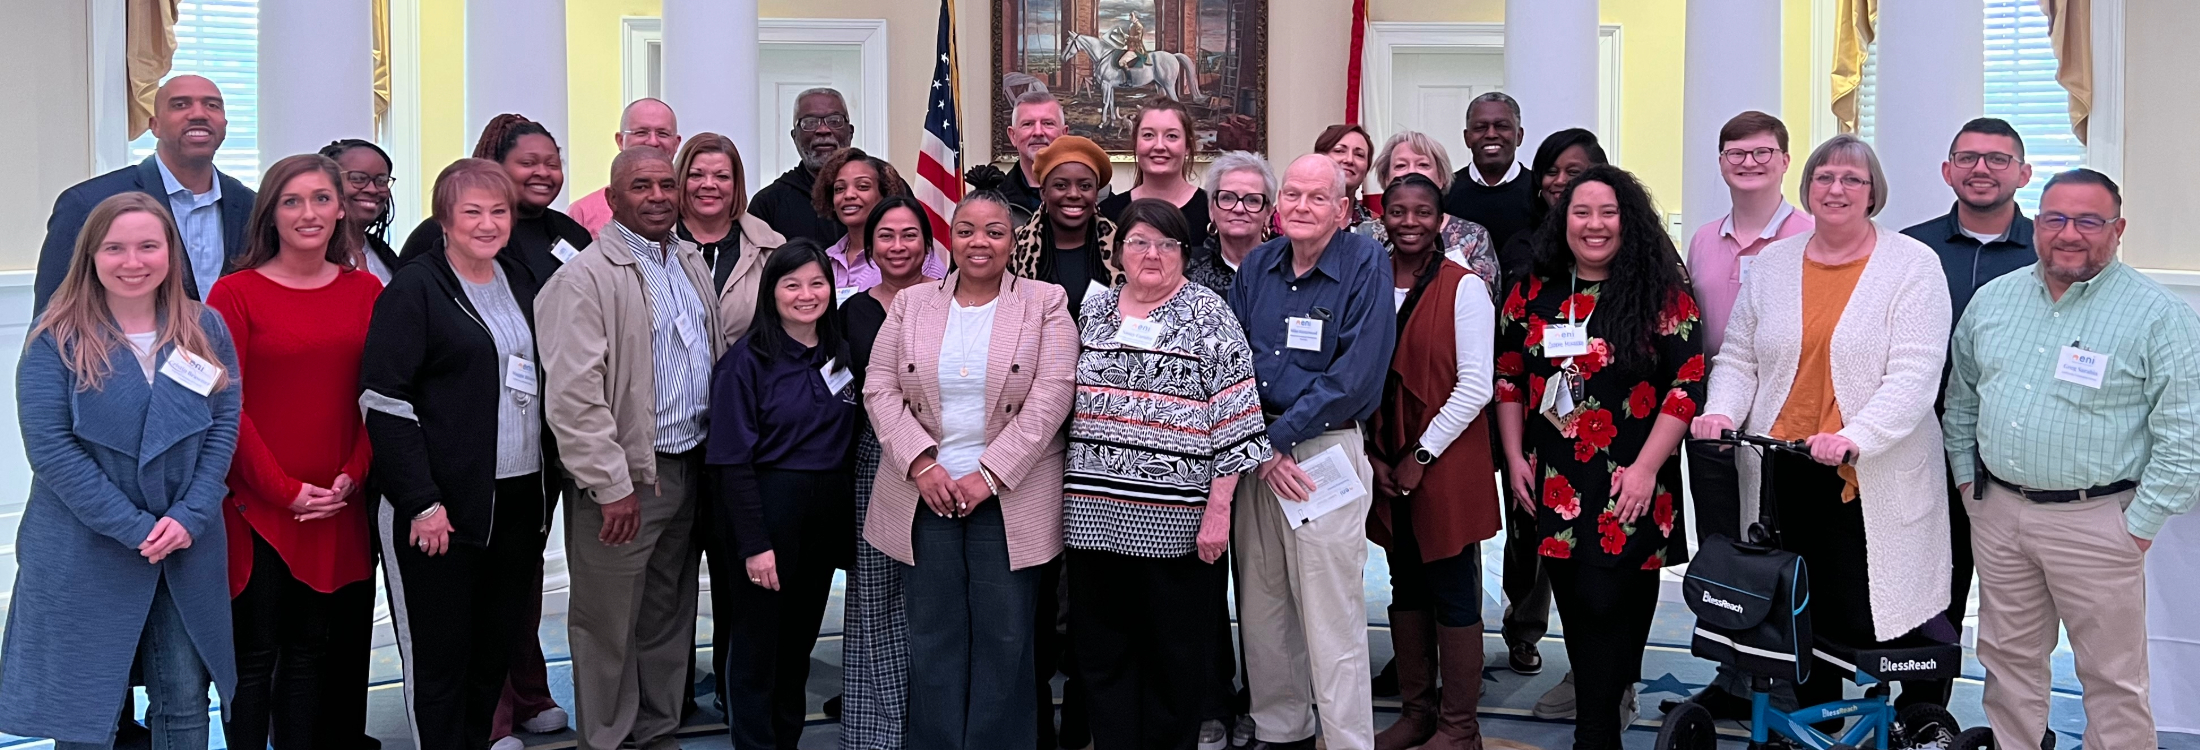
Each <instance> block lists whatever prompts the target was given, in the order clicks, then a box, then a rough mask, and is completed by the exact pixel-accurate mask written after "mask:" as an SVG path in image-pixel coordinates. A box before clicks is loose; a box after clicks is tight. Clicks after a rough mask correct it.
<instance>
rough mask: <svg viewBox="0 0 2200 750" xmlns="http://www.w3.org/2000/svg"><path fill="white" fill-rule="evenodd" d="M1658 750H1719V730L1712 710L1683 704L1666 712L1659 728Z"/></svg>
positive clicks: (1691, 704) (1692, 704)
mask: <svg viewBox="0 0 2200 750" xmlns="http://www.w3.org/2000/svg"><path fill="white" fill-rule="evenodd" d="M1656 747H1657V750H1717V749H1718V747H1719V730H1718V728H1717V727H1715V726H1713V725H1712V719H1711V709H1708V708H1704V707H1703V706H1701V705H1698V704H1695V703H1687V702H1683V703H1680V704H1678V705H1675V706H1673V710H1671V711H1667V712H1665V722H1664V725H1663V726H1661V727H1659V728H1658V744H1657V745H1656Z"/></svg>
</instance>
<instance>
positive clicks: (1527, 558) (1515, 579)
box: [1502, 490, 1580, 685]
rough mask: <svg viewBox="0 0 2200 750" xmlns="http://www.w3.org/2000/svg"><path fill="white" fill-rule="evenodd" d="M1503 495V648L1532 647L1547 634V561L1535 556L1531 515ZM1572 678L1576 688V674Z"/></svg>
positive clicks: (1535, 537)
mask: <svg viewBox="0 0 2200 750" xmlns="http://www.w3.org/2000/svg"><path fill="white" fill-rule="evenodd" d="M1505 495H1506V498H1505V570H1504V573H1503V575H1502V578H1503V583H1504V587H1505V620H1504V623H1503V625H1504V634H1505V645H1506V646H1507V647H1509V648H1518V647H1520V646H1533V645H1535V644H1536V643H1537V642H1539V641H1541V640H1543V636H1544V635H1545V634H1548V633H1550V632H1551V575H1550V571H1549V570H1548V568H1549V567H1550V561H1548V560H1545V559H1543V556H1542V555H1541V554H1538V553H1537V549H1536V548H1537V546H1538V545H1540V544H1541V543H1542V541H1543V540H1542V539H1541V538H1540V537H1539V535H1537V534H1536V530H1535V514H1534V513H1529V512H1527V511H1523V510H1521V509H1520V508H1519V506H1517V505H1514V504H1513V500H1512V497H1511V495H1512V492H1511V490H1507V491H1506V492H1505ZM1570 637H1571V636H1569V638H1570ZM1575 678H1576V679H1575V682H1576V684H1577V685H1578V684H1579V682H1580V679H1579V678H1580V675H1579V673H1578V672H1577V673H1576V675H1575Z"/></svg>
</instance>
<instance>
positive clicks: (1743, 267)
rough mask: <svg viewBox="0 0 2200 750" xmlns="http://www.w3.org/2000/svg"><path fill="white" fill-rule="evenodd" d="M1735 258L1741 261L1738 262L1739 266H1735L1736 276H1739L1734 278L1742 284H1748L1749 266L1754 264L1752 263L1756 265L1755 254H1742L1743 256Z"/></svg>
mask: <svg viewBox="0 0 2200 750" xmlns="http://www.w3.org/2000/svg"><path fill="white" fill-rule="evenodd" d="M1735 260H1738V261H1741V264H1740V265H1739V266H1737V267H1736V271H1737V273H1736V275H1737V276H1738V277H1739V278H1737V279H1736V280H1737V281H1739V282H1740V283H1743V284H1748V283H1749V267H1750V266H1754V265H1757V256H1755V255H1744V256H1742V257H1740V258H1736V259H1735Z"/></svg>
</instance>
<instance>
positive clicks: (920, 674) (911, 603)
mask: <svg viewBox="0 0 2200 750" xmlns="http://www.w3.org/2000/svg"><path fill="white" fill-rule="evenodd" d="M911 534H912V537H913V538H912V541H913V543H914V548H915V552H916V560H917V564H916V565H914V566H907V567H904V568H903V579H904V580H905V581H906V588H904V589H903V598H904V601H905V602H906V603H907V606H908V610H909V725H908V726H909V729H908V732H909V733H908V743H907V747H908V750H975V749H977V748H1004V747H1006V748H1026V747H1032V746H1034V745H1036V744H1038V741H1039V739H1038V728H1037V725H1036V724H1035V723H1034V722H1033V720H1032V717H1033V716H1036V715H1037V713H1036V712H1037V711H1038V710H1039V706H1038V701H1037V698H1036V696H1035V695H1034V694H1033V691H1032V689H1031V675H1032V671H1033V670H1034V669H1035V668H1036V667H1035V665H1034V659H1035V658H1036V656H1035V653H1036V652H1035V650H1034V647H1033V644H1032V638H1033V633H1032V618H1031V617H1030V613H1031V612H1032V609H1033V608H1034V607H1036V606H1038V603H1037V599H1036V598H1035V597H1036V596H1037V595H1038V588H1039V568H1038V567H1031V568H1025V569H1023V570H1014V571H1012V570H1009V569H1008V532H1007V529H1006V527H1005V526H1004V525H1003V523H1002V520H1001V501H1000V499H999V498H993V499H990V500H988V501H986V502H985V503H983V504H981V505H979V506H978V508H977V509H976V510H974V511H971V513H970V515H968V516H965V517H963V518H944V517H941V516H939V515H937V514H934V513H933V512H932V511H931V509H930V508H927V507H924V506H922V505H919V506H918V507H917V519H916V523H915V528H914V529H913V530H912V532H911ZM1047 593H1048V595H1049V596H1051V595H1053V592H1051V591H1050V592H1047Z"/></svg>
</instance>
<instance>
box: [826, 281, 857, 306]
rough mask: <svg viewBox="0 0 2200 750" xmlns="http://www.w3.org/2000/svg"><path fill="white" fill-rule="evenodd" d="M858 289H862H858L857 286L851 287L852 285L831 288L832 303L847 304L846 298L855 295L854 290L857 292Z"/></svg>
mask: <svg viewBox="0 0 2200 750" xmlns="http://www.w3.org/2000/svg"><path fill="white" fill-rule="evenodd" d="M859 291H862V290H860V289H857V288H855V287H852V286H844V287H840V288H837V289H834V290H833V304H835V305H846V304H848V299H849V298H851V297H854V296H856V292H859Z"/></svg>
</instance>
